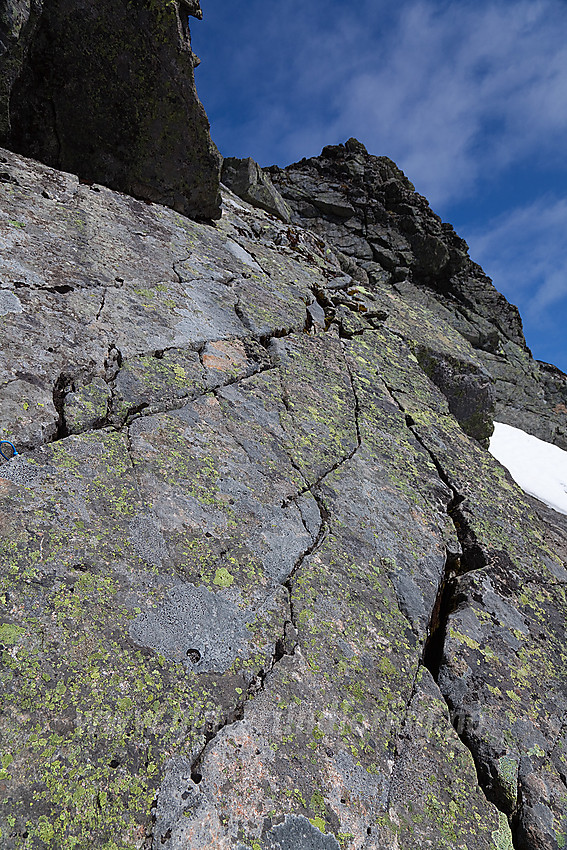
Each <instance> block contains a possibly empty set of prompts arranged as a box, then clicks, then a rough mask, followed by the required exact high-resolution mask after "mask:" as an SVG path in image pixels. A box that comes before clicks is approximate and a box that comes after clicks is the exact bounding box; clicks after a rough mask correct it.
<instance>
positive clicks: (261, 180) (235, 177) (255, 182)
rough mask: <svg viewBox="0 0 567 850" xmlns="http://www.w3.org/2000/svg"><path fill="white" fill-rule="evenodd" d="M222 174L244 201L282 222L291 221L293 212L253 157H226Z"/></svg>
mask: <svg viewBox="0 0 567 850" xmlns="http://www.w3.org/2000/svg"><path fill="white" fill-rule="evenodd" d="M221 174H222V181H223V183H224V184H225V186H228V188H229V189H231V190H232V191H233V192H234V193H235V195H238V196H239V197H240V198H242V199H243V200H244V201H248V203H249V204H252V206H254V207H259V208H260V209H261V210H266V212H269V213H272V214H273V215H275V216H277V217H278V218H281V219H282V221H285V222H289V221H290V220H291V211H290V209H289V207H288V205H287V204H286V202H285V201H284V199H283V198H282V196H281V195H280V193H279V192H278V191H277V189H276V188H275V187H274V185H273V183H272V181H271V180H270V177H269V175H268V174H267V173H266V172H265V171H263V170H262V169H261V168H260V166H259V165H258V163H257V162H254V160H253V159H252V158H251V157H247V158H246V159H238V158H237V157H225V159H224V160H223V164H222V172H221Z"/></svg>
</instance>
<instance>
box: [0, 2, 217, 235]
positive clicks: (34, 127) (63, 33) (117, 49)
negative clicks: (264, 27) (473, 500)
mask: <svg viewBox="0 0 567 850" xmlns="http://www.w3.org/2000/svg"><path fill="white" fill-rule="evenodd" d="M189 15H193V16H194V17H199V18H200V17H202V12H201V9H200V6H199V2H198V0H190V2H188V0H175V2H172V3H170V2H161V0H159V2H153V0H134V2H129V3H125V2H122V0H98V2H96V3H85V2H82V0H26V1H25V2H24V0H3V3H2V5H1V7H0V27H1V31H0V44H1V46H0V80H1V83H0V143H1V144H3V145H6V146H7V147H9V148H11V149H12V150H15V151H18V152H19V153H21V154H24V155H26V156H33V157H35V158H36V159H39V160H41V161H43V162H45V163H48V164H49V165H52V166H54V167H56V168H60V169H64V170H66V171H73V172H75V173H77V174H78V175H79V176H80V178H81V180H82V181H84V182H86V183H93V182H95V183H102V184H104V185H106V186H110V187H112V188H113V189H118V190H120V191H123V192H128V193H129V194H131V195H134V196H136V197H139V198H143V199H145V200H147V201H153V202H158V203H160V204H166V205H167V206H170V207H172V208H173V209H175V210H177V211H179V212H181V213H183V214H185V215H189V216H192V217H194V218H195V217H196V218H201V219H215V218H218V217H219V216H220V194H219V179H220V167H221V157H220V154H219V153H218V151H217V149H216V147H215V145H214V144H213V142H212V141H211V138H210V134H209V122H208V120H207V116H206V114H205V111H204V109H203V106H202V105H201V103H200V101H199V98H198V96H197V92H196V88H195V83H194V74H193V68H194V65H195V64H196V62H197V60H196V57H195V56H194V54H193V52H192V50H191V38H190V32H189V26H188V16H189Z"/></svg>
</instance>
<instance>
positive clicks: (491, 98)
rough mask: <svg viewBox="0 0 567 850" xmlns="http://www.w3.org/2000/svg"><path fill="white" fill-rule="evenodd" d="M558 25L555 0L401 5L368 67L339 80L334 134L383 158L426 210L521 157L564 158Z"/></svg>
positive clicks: (562, 11)
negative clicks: (360, 142) (358, 141)
mask: <svg viewBox="0 0 567 850" xmlns="http://www.w3.org/2000/svg"><path fill="white" fill-rule="evenodd" d="M566 24H567V6H566V5H565V4H564V3H561V2H557V0H540V2H531V0H530V1H529V2H526V0H515V2H509V3H505V4H503V3H498V4H496V3H493V2H488V3H487V2H481V3H476V4H474V5H472V4H470V3H450V4H440V3H439V2H424V0H420V1H419V2H412V3H408V4H406V5H405V6H403V7H402V12H401V14H400V17H399V20H398V23H397V25H396V27H395V30H394V32H393V33H390V37H389V39H388V40H387V41H385V43H383V44H382V45H381V49H380V51H379V52H378V53H377V55H376V58H375V61H374V62H372V63H371V67H370V68H369V69H367V70H366V71H365V72H363V73H348V71H347V75H346V78H345V81H344V85H343V87H342V90H341V92H340V98H341V101H342V103H343V104H344V105H343V107H342V109H341V112H340V115H339V117H338V119H337V121H336V125H335V132H336V131H337V130H339V129H340V130H342V131H343V135H344V134H345V133H347V134H348V133H352V132H354V134H355V135H358V136H360V137H362V138H363V139H364V140H366V142H367V144H368V146H369V147H370V148H371V149H372V150H373V151H374V150H376V151H383V152H385V153H387V154H388V155H389V156H391V157H392V158H393V159H395V160H396V161H397V162H398V164H399V165H400V166H401V167H402V168H404V170H405V171H406V173H407V174H408V176H409V177H410V179H411V180H413V182H414V183H416V185H417V187H418V189H419V190H420V191H421V192H423V193H424V194H425V195H426V196H427V197H428V198H429V199H430V200H431V202H432V203H433V205H438V204H440V203H445V202H447V201H449V200H453V199H455V198H462V197H463V196H464V195H466V193H467V192H469V191H471V190H472V188H473V187H474V185H475V182H476V181H477V180H478V178H479V177H480V176H481V175H486V173H487V172H488V173H494V174H497V173H498V172H499V171H500V170H501V169H503V168H505V167H506V166H508V165H510V164H511V163H513V162H515V161H517V160H519V159H520V158H523V157H526V156H530V155H531V154H534V153H536V154H537V155H538V156H540V157H541V156H543V155H546V156H561V157H563V156H564V147H565V131H566V130H567V48H566V46H565V38H564V34H565V25H566ZM363 49H364V50H366V51H369V50H371V49H372V45H370V44H364V46H363Z"/></svg>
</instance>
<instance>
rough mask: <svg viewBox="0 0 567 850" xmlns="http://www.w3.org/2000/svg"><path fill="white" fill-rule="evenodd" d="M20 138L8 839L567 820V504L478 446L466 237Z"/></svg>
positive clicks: (453, 829)
mask: <svg viewBox="0 0 567 850" xmlns="http://www.w3.org/2000/svg"><path fill="white" fill-rule="evenodd" d="M351 147H352V145H351ZM349 155H350V154H349ZM353 155H355V156H361V157H363V154H361V153H360V150H359V149H355V150H354V154H353ZM364 156H367V155H364ZM1 157H2V168H1V172H2V175H3V177H2V181H1V182H0V199H1V201H0V270H1V273H0V280H1V281H2V284H1V288H0V335H1V338H2V359H1V361H0V411H1V420H0V438H2V439H3V438H7V439H10V440H12V441H13V442H14V443H15V445H16V447H17V449H18V450H19V452H20V454H19V455H18V456H17V457H15V458H13V459H11V460H9V461H5V462H4V461H1V463H0V645H1V652H2V665H1V666H0V689H1V694H0V699H1V703H2V713H1V714H0V748H1V750H0V790H1V791H2V793H1V794H0V829H1V830H2V832H1V844H2V848H3V850H4V848H5V850H60V848H63V847H76V848H81V850H82V848H88V847H93V848H108V850H111V848H112V850H115V849H116V848H119V850H212V848H215V850H337V848H340V850H431V848H435V850H457V848H458V850H536V848H537V850H540V848H545V850H559V848H560V847H561V846H562V844H563V843H564V836H565V834H566V833H567V787H566V779H565V778H566V775H567V755H566V753H567V740H566V722H565V719H566V716H567V715H566V708H567V651H566V646H565V622H566V619H567V599H566V595H565V589H566V587H567V568H566V563H565V562H566V553H567V518H566V517H564V516H562V515H560V514H555V513H554V512H553V511H551V510H550V509H548V508H545V507H544V506H540V505H539V504H538V503H537V502H536V501H535V500H533V499H531V498H529V497H526V496H524V494H523V493H522V492H521V490H519V488H518V487H517V486H516V485H515V484H514V483H513V482H512V481H511V479H510V478H509V476H508V475H507V474H506V472H505V471H504V470H503V468H502V467H501V466H500V465H499V464H498V463H497V462H496V461H495V460H494V459H493V458H492V457H491V456H490V455H489V454H488V452H487V451H486V450H485V449H484V448H483V447H482V445H481V442H480V441H481V440H484V439H486V435H487V433H488V431H489V425H490V421H491V418H492V414H491V410H492V404H493V400H492V397H491V395H490V392H489V389H490V387H489V384H490V377H489V372H488V370H487V369H486V368H485V360H484V359H483V357H484V355H483V352H484V351H485V349H482V348H475V347H474V346H473V344H472V343H471V341H470V339H469V338H468V336H467V335H466V334H463V333H462V332H461V330H462V328H463V327H466V328H468V327H469V326H468V325H466V326H465V325H459V323H458V321H457V319H456V318H455V316H457V313H459V311H462V312H461V314H460V315H463V316H464V315H465V314H466V313H467V311H472V309H473V307H471V306H470V305H471V304H472V305H473V306H474V303H475V302H473V301H472V300H471V299H470V298H469V300H468V301H467V302H466V304H465V306H460V305H461V304H462V303H464V302H461V301H460V300H459V297H458V294H454V295H453V296H451V299H452V300H451V301H450V303H451V304H452V305H453V308H454V309H453V308H451V309H450V308H449V307H448V306H446V304H447V303H449V301H446V300H443V301H442V300H440V299H439V298H438V290H440V289H441V288H442V287H445V286H446V283H447V278H446V276H445V272H444V271H443V269H444V268H445V266H443V265H442V261H443V262H446V260H443V257H445V252H444V251H443V250H442V249H441V248H439V247H437V248H436V249H435V250H434V251H433V259H431V258H430V259H429V260H426V259H424V258H423V257H421V259H419V260H417V259H416V261H415V262H416V264H417V265H416V266H415V271H413V272H412V274H415V275H416V277H415V281H418V280H421V283H420V284H419V286H418V285H417V283H416V282H415V281H414V282H412V283H408V284H407V287H408V288H403V287H400V286H398V285H397V284H396V285H393V284H392V279H391V278H390V275H391V274H392V272H390V271H388V270H386V269H384V268H383V266H380V268H381V269H382V271H383V273H384V275H388V276H387V277H384V278H382V277H381V276H380V274H379V264H378V263H377V262H375V261H374V260H372V261H369V263H370V262H372V263H373V264H374V265H373V266H372V267H370V266H363V265H362V262H365V261H361V262H359V261H358V259H356V258H355V257H354V255H352V256H351V257H350V258H348V257H347V255H346V254H345V253H344V250H342V251H338V249H335V248H333V246H332V245H331V244H330V242H329V241H327V240H326V239H325V238H323V235H322V230H323V225H321V226H320V225H319V224H318V221H317V218H318V216H315V217H314V223H315V226H316V230H317V231H318V232H313V231H310V230H307V229H304V228H302V227H301V226H300V225H299V224H297V223H284V222H282V221H281V220H280V219H278V218H276V217H274V216H272V215H270V214H269V213H266V212H264V211H259V210H257V209H254V208H253V207H251V206H249V205H248V204H247V203H246V202H244V201H242V200H241V199H238V198H237V197H236V196H234V195H233V194H232V193H231V192H230V191H224V190H223V199H224V200H223V209H224V214H223V217H222V219H221V220H220V222H218V224H216V225H215V226H210V225H205V224H201V223H198V222H195V221H191V220H189V219H188V218H186V217H184V216H182V215H179V214H178V213H176V212H175V211H173V210H172V209H169V208H166V207H162V206H158V205H155V204H154V205H148V204H145V203H143V202H140V201H138V200H135V199H133V198H131V197H128V196H125V195H121V194H117V193H114V192H112V191H111V190H109V189H108V188H104V187H101V186H98V185H92V186H88V185H85V184H81V183H79V181H78V179H77V178H76V177H74V176H73V175H70V174H65V173H61V172H59V171H55V170H53V169H51V168H49V167H48V166H45V165H41V164H38V163H36V162H32V161H30V160H26V159H24V158H22V157H20V156H18V155H17V154H13V153H10V152H8V151H2V152H1ZM348 162H349V160H348V157H347V164H348ZM379 163H382V161H379ZM355 165H356V161H354V164H352V163H351V167H352V168H353V169H354V171H355V172H356V168H358V166H356V168H355ZM382 166H383V167H384V168H385V169H387V173H388V174H390V177H389V178H388V179H392V180H394V181H395V182H396V183H399V184H400V185H401V186H402V188H403V186H406V181H405V178H403V177H402V176H401V175H400V173H399V172H397V171H396V169H395V166H393V164H392V163H386V164H384V163H382V165H380V167H382ZM361 167H364V162H362V166H361ZM302 168H303V166H302V167H301V168H299V167H298V170H300V171H301V170H302ZM309 168H314V169H316V168H317V166H316V165H313V164H311V165H310V166H309ZM372 168H374V165H372ZM292 171H293V170H292ZM276 179H277V175H276ZM353 179H354V178H353ZM302 180H303V182H305V181H304V176H303V177H302ZM280 182H284V181H283V180H282V181H280ZM345 185H347V186H348V184H347V183H346V177H345ZM380 185H381V184H380ZM380 185H378V184H377V189H376V191H377V193H378V195H379V196H380V197H381V195H380V194H379V193H380V191H381V190H380ZM283 188H285V187H283ZM286 191H287V190H286ZM294 191H295V190H294ZM310 191H314V190H313V189H310ZM389 191H393V189H392V190H389ZM400 191H401V190H400ZM404 191H407V192H410V189H409V188H407V186H406V189H404ZM341 192H342V193H343V194H342V195H341ZM291 194H292V193H291V190H290V191H288V195H291ZM369 199H370V200H369V203H370V204H371V205H372V203H374V202H373V201H372V198H371V196H370V195H369ZM290 200H291V201H293V198H291V199H290ZM313 200H314V201H315V199H313ZM316 200H317V203H318V205H319V206H316V205H315V203H313V204H312V207H313V209H317V210H320V211H321V210H323V209H324V211H325V216H324V217H323V216H321V217H320V218H321V221H322V222H324V226H325V227H327V226H328V224H329V222H330V223H331V224H332V225H333V227H336V230H335V231H334V232H335V233H337V234H339V235H341V234H344V232H345V231H343V230H342V229H341V228H343V227H346V223H348V221H349V220H350V218H353V217H354V213H353V212H351V211H352V210H355V209H357V205H356V198H355V193H354V191H351V190H350V189H349V190H348V192H347V189H344V190H341V189H340V186H338V187H337V186H336V185H334V184H329V185H328V186H327V187H325V188H324V197H320V196H318V197H317V199H316ZM302 203H303V202H302ZM305 203H307V202H305ZM376 203H378V202H376ZM420 203H421V202H420ZM423 203H424V202H423ZM420 209H421V211H422V214H423V216H424V221H427V220H428V219H427V218H426V216H428V215H432V214H431V213H430V212H429V213H427V210H426V207H425V206H424V205H422V207H420ZM329 216H333V217H334V218H333V219H332V220H331V219H330V218H328V217H329ZM349 217H350V218H349ZM394 220H395V219H394V216H392V221H394ZM436 226H437V225H431V232H429V231H427V227H426V224H423V229H424V233H425V232H426V231H427V233H426V235H427V236H428V237H429V236H430V237H435V238H439V239H441V237H440V236H439V237H438V236H436V234H435V232H433V231H434V230H435V227H436ZM353 232H354V230H353ZM404 232H405V231H402V230H398V229H397V225H396V226H394V225H393V224H392V225H391V228H390V230H389V235H388V238H389V239H390V240H391V244H392V245H393V241H392V240H394V239H397V240H398V243H397V244H398V246H399V250H400V251H401V250H402V246H403V245H405V243H404V242H403V241H402V240H403V239H405V238H406V237H405V236H404ZM355 236H356V233H355ZM356 238H359V237H358V236H356ZM341 239H342V237H341ZM424 239H425V236H424ZM456 239H457V237H451V240H449V242H448V243H447V244H446V247H447V245H448V246H449V247H447V253H448V255H449V258H450V257H451V250H452V248H451V245H452V244H453V241H454V240H456ZM345 241H346V236H345V237H344V239H342V242H341V244H342V248H343V249H344V247H345ZM357 244H358V243H357ZM413 244H414V246H415V244H417V241H416V242H415V243H413ZM420 244H421V243H420ZM443 244H445V243H443ZM455 244H457V245H458V243H456V242H455ZM382 247H383V249H384V251H385V250H386V248H385V247H384V246H382ZM461 247H462V246H461ZM357 250H358V249H357ZM361 250H362V249H361ZM388 250H389V249H388ZM403 250H404V251H407V265H406V268H408V269H410V270H411V269H414V266H413V262H414V261H413V257H414V253H413V252H414V251H415V250H416V249H415V247H412V248H411V251H410V249H409V248H403ZM456 250H457V249H455V251H456ZM459 250H460V249H459ZM428 251H429V249H428ZM428 256H429V253H428ZM459 257H460V259H459ZM435 258H437V259H435ZM448 262H455V263H456V264H457V265H458V263H461V265H463V267H465V268H469V266H468V265H467V263H470V261H469V260H467V258H466V254H465V253H464V249H463V250H461V253H460V254H459V256H458V257H457V256H455V258H454V260H453V261H452V260H451V259H449V261H448ZM434 264H436V268H437V272H434V271H433V265H434ZM418 266H419V269H420V270H421V271H420V272H419V274H423V275H425V274H426V277H427V282H426V281H425V278H423V279H422V278H418V271H417V268H418ZM426 266H427V267H428V271H427V273H426V272H425V271H423V269H424V268H425V267H426ZM396 268H397V267H396V266H394V268H393V272H394V273H395V271H396ZM371 273H372V274H371ZM467 273H468V272H467ZM436 274H438V275H439V279H437V278H436ZM476 274H477V277H476V278H475V280H481V277H480V276H481V273H480V271H477V272H476ZM483 280H484V279H483ZM394 283H396V281H394ZM479 285H480V284H479ZM483 285H485V286H487V287H489V284H488V283H486V281H485V282H484V283H483ZM455 287H456V284H455ZM443 291H444V290H443ZM424 292H427V293H428V296H429V295H430V296H431V298H430V299H429V300H428V298H425V297H423V298H422V297H420V293H424ZM455 292H456V290H455ZM488 292H489V294H490V297H491V298H492V299H494V302H495V303H497V304H498V305H500V306H501V308H502V309H499V312H498V323H499V324H498V325H497V326H496V325H491V320H490V313H489V310H488V308H487V306H486V303H487V302H486V301H482V302H481V304H480V306H474V309H475V315H477V316H478V317H479V318H478V320H475V321H478V323H479V327H481V328H482V333H483V334H484V335H485V336H484V337H483V338H489V337H490V334H492V333H494V334H497V335H499V337H498V338H501V336H500V335H503V334H504V331H503V330H502V327H504V318H503V317H505V316H506V315H508V316H509V322H508V324H507V325H506V329H507V331H506V332H507V333H510V334H511V335H515V339H516V340H517V341H516V342H515V343H514V345H516V346H518V348H520V347H521V339H520V337H519V336H518V328H517V324H516V322H517V316H516V314H515V313H514V311H513V309H512V308H510V309H509V310H508V312H507V311H506V307H505V302H503V300H502V296H499V295H498V294H497V293H496V292H495V291H492V290H490V288H489V289H488ZM436 293H437V294H436ZM463 298H464V296H463ZM443 299H445V296H443ZM467 315H468V314H467ZM471 315H472V314H471ZM471 321H472V320H471ZM463 322H464V319H463ZM459 327H461V330H459ZM491 328H492V330H491ZM476 339H477V338H476V337H475V340H476ZM522 350H524V349H522ZM526 356H528V355H527V354H526ZM550 374H552V377H554V379H557V380H558V376H557V375H556V374H555V373H550ZM534 415H535V414H534ZM545 415H547V414H546V412H545V408H544V416H545ZM471 434H472V435H473V436H470V435H471Z"/></svg>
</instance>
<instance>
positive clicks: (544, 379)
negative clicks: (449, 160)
mask: <svg viewBox="0 0 567 850" xmlns="http://www.w3.org/2000/svg"><path fill="white" fill-rule="evenodd" d="M266 171H267V173H268V174H269V175H270V177H271V180H272V182H273V184H274V186H275V187H276V189H278V190H279V192H280V194H281V195H282V196H283V198H284V199H285V201H286V202H287V204H288V205H289V206H290V207H291V209H292V211H293V219H292V220H293V221H294V222H295V223H296V224H301V225H303V226H305V227H309V228H310V230H312V231H314V232H316V233H318V234H320V235H321V237H322V238H324V239H328V240H329V242H330V243H331V244H332V245H333V247H334V248H338V249H339V250H340V251H341V252H342V253H343V254H344V255H345V261H346V262H344V263H343V266H344V268H345V269H346V270H348V271H349V274H353V270H352V268H350V265H351V264H352V262H353V261H354V265H355V266H358V268H359V274H360V270H363V272H365V274H366V279H367V281H370V285H371V286H373V287H374V286H377V287H379V288H380V289H382V288H383V285H384V284H386V286H387V287H388V286H389V287H390V288H391V290H392V291H394V292H397V293H399V294H400V295H401V296H402V298H403V300H404V303H407V302H408V301H410V300H411V301H419V302H420V303H421V304H423V305H424V306H425V307H427V308H428V310H429V311H431V314H433V321H434V322H436V323H437V324H439V323H440V322H442V323H444V324H445V323H447V324H450V325H452V326H453V327H454V328H455V329H456V330H457V331H458V333H459V335H460V337H461V340H462V338H464V339H465V340H467V341H468V342H469V343H470V344H471V346H472V348H473V349H474V354H475V358H476V362H477V364H478V365H477V370H478V368H479V366H480V369H481V371H480V373H479V374H478V375H477V376H476V377H473V374H471V368H470V365H467V366H464V364H463V366H462V367H459V366H458V365H457V363H456V361H455V359H454V358H453V359H452V361H451V362H450V363H448V362H447V359H446V357H444V358H443V362H440V361H439V358H438V352H435V351H430V352H428V353H427V359H428V360H429V361H430V363H431V370H430V371H431V377H433V380H434V381H436V382H437V383H438V385H440V386H441V388H442V390H443V392H445V391H447V392H448V398H449V400H450V407H451V412H452V413H454V415H455V416H456V417H457V418H458V419H459V421H461V422H462V423H468V424H466V425H465V430H466V429H468V431H467V433H469V434H471V435H472V436H475V437H476V438H477V439H480V440H481V441H482V440H484V441H486V439H487V437H489V436H490V418H491V414H492V401H491V399H490V398H489V397H488V395H489V391H488V387H487V384H486V375H489V376H490V377H491V378H492V383H493V394H494V402H495V409H496V418H497V419H498V421H500V422H506V423H508V424H510V425H515V426H516V427H519V428H522V429H524V430H526V431H528V432H529V433H531V434H535V436H537V437H540V438H541V439H544V440H548V441H550V442H555V443H557V445H559V446H561V447H562V448H567V377H566V376H565V375H564V374H563V373H562V372H561V371H560V370H558V369H556V368H555V367H553V366H550V365H549V364H545V363H538V362H537V361H534V360H533V358H532V357H531V354H530V352H529V350H528V348H527V346H526V343H525V340H524V336H523V333H522V323H521V319H520V316H519V313H518V310H517V309H516V307H514V306H513V305H511V304H509V303H508V302H507V301H506V299H505V298H504V297H503V296H502V295H501V294H500V293H499V292H498V291H497V290H496V289H495V288H494V286H493V285H492V282H491V280H490V278H488V277H487V276H486V275H485V274H484V272H483V271H482V269H481V268H480V267H479V266H478V265H477V264H476V263H474V262H473V261H472V260H471V259H470V257H469V255H468V247H467V244H466V242H465V241H464V240H463V239H461V238H460V237H459V236H457V234H456V233H455V232H454V230H453V228H452V227H451V225H450V224H446V223H444V222H442V221H441V219H440V218H439V216H437V215H436V214H435V213H434V212H433V211H432V210H431V209H430V207H429V204H428V202H427V200H426V199H425V198H424V197H422V196H421V195H419V194H417V193H416V192H415V190H414V187H413V185H412V184H411V183H410V181H409V180H408V179H407V178H406V176H405V175H404V174H403V173H402V172H401V171H400V169H399V168H398V167H397V166H396V165H395V164H394V163H393V162H392V161H391V160H390V159H388V158H387V157H383V156H382V157H376V156H371V155H369V154H368V153H367V151H366V149H365V148H364V146H363V145H362V144H361V143H360V142H357V141H356V139H350V140H349V141H348V142H347V143H346V144H345V145H331V146H328V147H326V148H324V149H323V152H322V154H321V156H319V157H313V158H311V159H303V160H301V162H298V163H295V164H294V165H290V166H288V167H287V168H286V169H280V168H277V167H273V168H269V169H266ZM353 276H354V275H353ZM357 279H358V280H359V281H360V280H361V278H360V276H359V277H358V278H357ZM361 282H362V283H363V284H364V281H361ZM433 361H437V366H434V365H433ZM435 376H436V377H435ZM479 381H480V383H479ZM464 395H466V397H467V398H466V401H465V402H464V404H463V403H462V402H460V401H459V399H462V398H463V396H464Z"/></svg>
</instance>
